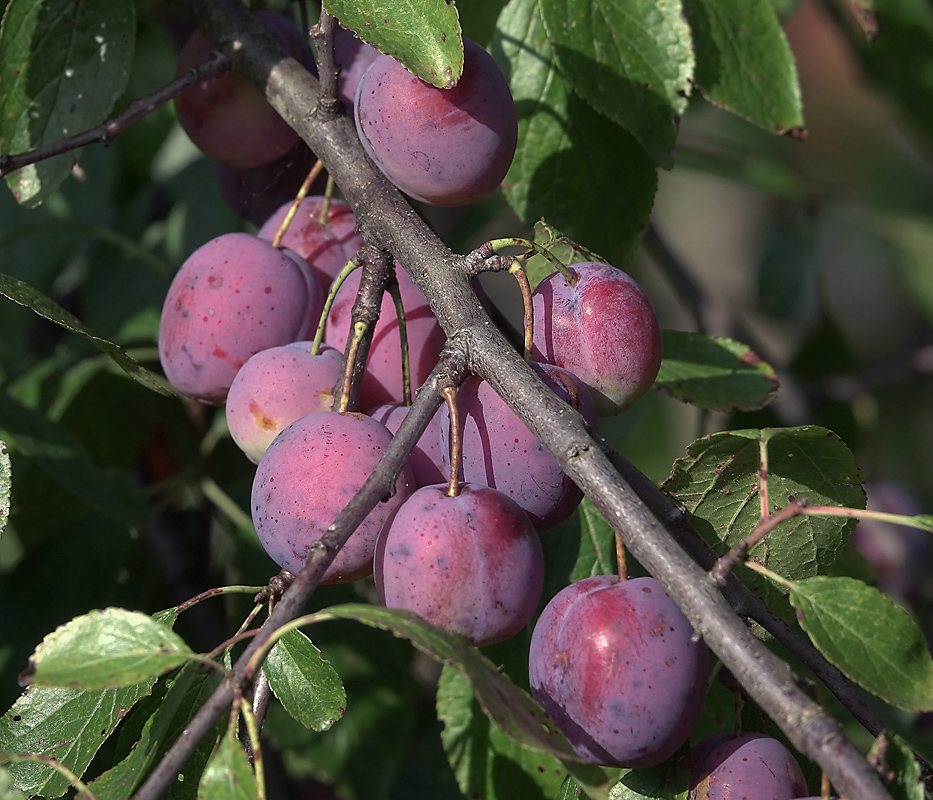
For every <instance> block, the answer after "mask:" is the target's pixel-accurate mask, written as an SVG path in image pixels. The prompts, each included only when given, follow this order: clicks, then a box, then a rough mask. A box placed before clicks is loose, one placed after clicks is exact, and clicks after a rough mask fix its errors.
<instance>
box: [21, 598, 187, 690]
mask: <svg viewBox="0 0 933 800" xmlns="http://www.w3.org/2000/svg"><path fill="white" fill-rule="evenodd" d="M193 656H194V654H193V653H192V652H191V650H190V649H189V648H188V646H187V645H186V644H185V643H184V642H183V641H182V639H181V638H180V637H179V636H178V635H177V634H176V633H174V632H173V631H172V630H171V629H170V628H167V627H166V626H165V625H162V624H160V623H159V622H156V621H155V620H154V619H153V618H152V617H150V616H147V615H146V614H141V613H139V612H135V611H127V610H126V609H123V608H108V609H104V610H98V611H92V612H90V613H89V614H84V615H83V616H80V617H75V618H74V619H73V620H71V622H68V623H66V624H65V625H62V626H61V627H60V628H58V629H56V630H55V631H53V632H52V633H50V634H49V635H48V636H46V637H45V639H43V640H42V642H41V643H40V644H39V646H38V647H37V648H36V652H35V653H34V654H33V656H32V658H30V660H29V668H28V670H27V673H26V674H25V675H24V676H23V677H24V679H25V680H26V681H27V682H28V683H30V684H34V685H38V686H62V687H68V688H74V689H107V688H112V687H117V686H129V685H131V684H134V683H138V682H139V681H143V680H146V679H148V678H151V677H154V676H157V675H161V674H162V673H164V672H168V671H169V670H170V669H174V668H175V667H177V666H179V665H181V664H184V663H185V662H186V661H188V660H189V659H190V658H192V657H193Z"/></svg>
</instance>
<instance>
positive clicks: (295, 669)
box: [262, 630, 347, 731]
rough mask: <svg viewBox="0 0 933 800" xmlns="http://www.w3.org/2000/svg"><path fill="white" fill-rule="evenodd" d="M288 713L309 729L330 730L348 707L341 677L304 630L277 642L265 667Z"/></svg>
mask: <svg viewBox="0 0 933 800" xmlns="http://www.w3.org/2000/svg"><path fill="white" fill-rule="evenodd" d="M262 670H263V672H264V673H265V675H266V677H267V678H268V679H269V686H271V687H272V691H273V692H274V693H275V696H276V697H277V698H279V700H280V701H281V703H282V705H283V706H284V708H285V710H286V711H287V712H288V713H289V714H291V715H292V716H293V717H294V718H295V719H296V720H298V721H299V722H300V723H301V724H302V725H304V726H305V727H306V728H310V729H311V730H314V731H326V730H328V729H329V728H330V727H331V726H332V725H333V724H334V723H335V722H336V721H337V720H338V719H340V717H342V716H343V711H344V709H345V708H346V705H347V693H346V692H345V691H344V688H343V684H342V683H341V682H340V676H339V675H337V673H336V671H335V670H334V668H333V667H332V666H331V665H330V664H329V663H328V662H327V661H325V660H324V659H323V658H321V651H320V650H318V649H317V648H316V647H315V646H314V645H313V644H312V643H311V640H310V639H309V638H308V637H307V636H305V635H304V634H303V633H302V632H301V631H298V630H293V631H289V632H288V633H286V634H285V635H284V636H282V638H281V639H279V641H278V642H276V644H275V647H273V648H272V651H271V652H270V653H269V657H268V658H267V659H266V661H265V663H264V664H263V667H262Z"/></svg>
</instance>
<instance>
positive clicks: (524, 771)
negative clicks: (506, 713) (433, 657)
mask: <svg viewBox="0 0 933 800" xmlns="http://www.w3.org/2000/svg"><path fill="white" fill-rule="evenodd" d="M437 718H438V719H439V720H440V721H441V722H442V723H443V724H444V729H443V731H442V732H441V742H442V744H443V745H444V751H445V752H446V753H447V759H448V761H450V766H451V768H452V769H453V771H454V774H455V775H456V777H457V783H458V785H459V786H460V791H461V792H463V796H464V797H469V798H475V800H512V798H516V797H521V798H522V800H549V798H551V797H553V796H554V795H555V794H556V793H557V792H558V790H559V788H560V787H561V785H562V783H563V781H564V778H565V777H569V776H568V775H567V771H566V769H564V767H563V765H562V764H561V763H560V761H558V760H557V759H556V758H554V757H553V756H550V755H546V754H544V753H538V752H535V751H533V750H525V749H523V748H522V747H520V746H519V745H517V744H516V743H515V742H513V741H512V740H511V739H509V738H508V737H507V736H505V734H503V733H502V732H501V731H500V730H499V729H498V728H496V727H495V726H494V725H492V724H491V723H490V721H489V718H488V717H487V716H486V715H485V714H483V712H482V709H481V708H480V706H479V703H478V702H477V701H476V698H475V697H474V696H473V690H472V689H471V688H470V683H469V681H468V680H467V679H466V677H464V676H463V675H462V674H461V673H460V672H458V671H457V669H456V668H455V667H454V666H452V665H449V664H448V665H445V666H444V669H443V670H442V672H441V677H440V680H439V682H438V686H437ZM506 763H508V764H509V767H510V768H509V769H503V768H502V767H503V765H504V764H506Z"/></svg>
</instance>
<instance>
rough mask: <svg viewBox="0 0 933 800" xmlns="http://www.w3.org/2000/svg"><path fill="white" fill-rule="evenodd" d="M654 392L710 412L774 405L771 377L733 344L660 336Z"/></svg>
mask: <svg viewBox="0 0 933 800" xmlns="http://www.w3.org/2000/svg"><path fill="white" fill-rule="evenodd" d="M661 335H662V339H663V343H664V359H663V361H662V362H661V370H660V372H658V377H657V380H656V381H655V384H654V385H655V388H657V389H662V390H664V391H665V392H667V393H669V394H670V395H672V396H673V397H675V398H676V399H677V400H680V401H682V402H684V403H692V404H694V405H697V406H700V407H701V408H709V409H713V410H715V411H753V410H755V409H758V408H763V407H764V406H766V405H767V404H768V403H770V402H771V401H772V400H773V399H774V392H775V391H777V388H778V379H777V375H775V373H774V369H772V367H771V366H770V365H769V364H766V363H765V362H764V361H762V360H761V359H760V358H759V357H758V356H757V355H756V354H755V353H754V352H752V350H751V349H750V348H749V347H748V345H744V344H742V343H741V342H736V341H734V340H733V339H726V338H722V337H711V336H703V335H702V334H699V333H687V332H686V331H671V330H664V331H662V332H661Z"/></svg>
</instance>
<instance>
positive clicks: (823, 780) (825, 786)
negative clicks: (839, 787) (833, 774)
mask: <svg viewBox="0 0 933 800" xmlns="http://www.w3.org/2000/svg"><path fill="white" fill-rule="evenodd" d="M831 791H832V787H831V786H830V785H829V775H827V774H826V773H825V772H823V771H822V770H821V771H820V800H829V795H830V792H831Z"/></svg>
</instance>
